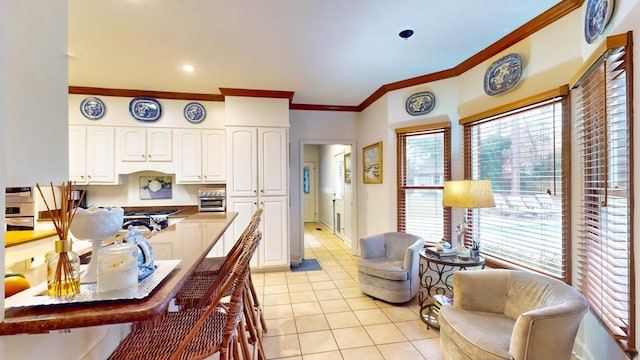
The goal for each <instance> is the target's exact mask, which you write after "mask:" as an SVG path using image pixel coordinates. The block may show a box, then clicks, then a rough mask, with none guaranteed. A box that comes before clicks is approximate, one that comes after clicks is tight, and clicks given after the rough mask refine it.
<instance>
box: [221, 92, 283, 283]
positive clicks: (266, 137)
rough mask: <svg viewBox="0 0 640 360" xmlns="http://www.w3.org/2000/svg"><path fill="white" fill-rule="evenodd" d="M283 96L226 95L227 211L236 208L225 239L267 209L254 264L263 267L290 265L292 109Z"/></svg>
mask: <svg viewBox="0 0 640 360" xmlns="http://www.w3.org/2000/svg"><path fill="white" fill-rule="evenodd" d="M230 98H231V99H230ZM234 100H236V101H237V102H236V101H234ZM281 100H283V99H264V98H263V99H255V98H236V97H225V112H226V122H227V124H226V134H227V141H226V142H227V211H235V212H238V217H237V218H236V220H235V221H234V222H233V224H232V225H231V228H230V230H229V231H228V232H227V234H226V235H225V236H226V237H227V238H226V239H225V243H226V242H229V241H235V240H237V238H238V236H240V234H241V233H242V231H243V230H244V228H245V227H246V226H247V224H248V223H249V221H250V219H251V215H253V213H254V212H255V211H256V210H257V209H258V208H261V209H263V215H262V221H261V224H260V228H259V230H260V231H261V232H262V235H263V237H262V241H261V243H260V246H259V247H258V251H257V252H256V254H255V256H254V257H253V258H252V262H251V266H252V267H254V268H259V269H265V270H276V269H277V270H282V269H288V268H289V263H290V260H289V129H288V123H289V109H288V102H286V101H284V102H282V101H281ZM236 104H237V105H239V106H238V107H235V106H234V105H236ZM283 125H286V126H283ZM226 247H227V246H225V248H226Z"/></svg>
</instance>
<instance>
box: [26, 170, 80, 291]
mask: <svg viewBox="0 0 640 360" xmlns="http://www.w3.org/2000/svg"><path fill="white" fill-rule="evenodd" d="M36 187H37V188H38V191H39V192H40V196H41V197H42V200H43V201H44V204H45V206H46V207H47V211H48V212H49V216H50V217H51V221H53V225H54V226H55V229H56V232H57V234H58V239H59V240H56V242H55V252H53V253H51V254H50V255H49V258H48V259H47V289H48V290H47V293H48V295H49V296H56V297H62V296H71V295H75V294H79V293H80V258H79V257H78V255H77V254H76V253H75V252H73V250H72V243H71V238H69V227H70V226H71V222H72V221H73V217H74V216H75V213H76V209H77V208H75V207H74V206H73V196H71V194H74V193H75V190H76V189H75V183H73V184H72V183H71V182H70V181H68V182H66V183H63V184H62V185H61V186H60V207H59V208H58V201H57V199H56V193H55V190H54V188H53V183H51V195H52V196H53V209H52V208H51V207H50V206H49V203H48V202H47V199H46V198H45V196H44V193H43V192H42V188H40V184H36ZM85 194H86V188H85V190H84V191H82V194H81V195H80V201H78V203H80V202H82V200H83V199H84V196H85Z"/></svg>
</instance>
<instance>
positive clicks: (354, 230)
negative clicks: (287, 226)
mask: <svg viewBox="0 0 640 360" xmlns="http://www.w3.org/2000/svg"><path fill="white" fill-rule="evenodd" d="M335 144H342V145H351V189H352V192H353V195H352V204H351V210H352V211H351V214H350V216H351V233H350V234H346V235H347V236H348V238H349V239H350V241H351V253H352V254H353V255H359V254H360V249H359V248H358V247H359V245H358V244H359V242H358V211H357V209H358V204H357V202H358V197H357V194H358V189H357V186H358V181H359V179H360V177H359V174H358V171H357V168H358V167H357V164H358V161H359V159H360V156H359V154H358V151H357V149H358V147H357V143H356V141H355V140H351V141H345V140H301V141H300V159H299V160H298V161H299V169H303V168H304V146H305V145H335ZM317 172H318V170H317V168H316V176H319V174H317ZM298 176H299V181H300V184H302V183H303V181H304V179H303V178H302V177H303V174H302V171H299V172H298ZM302 192H303V190H302V186H300V200H299V201H300V203H299V206H300V221H302V224H301V226H300V237H299V239H300V249H303V250H304V195H303V194H302Z"/></svg>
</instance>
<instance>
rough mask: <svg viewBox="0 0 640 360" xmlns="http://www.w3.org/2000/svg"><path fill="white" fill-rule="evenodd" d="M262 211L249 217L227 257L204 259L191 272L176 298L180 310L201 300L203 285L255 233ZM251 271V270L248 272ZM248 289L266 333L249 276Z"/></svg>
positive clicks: (209, 280)
mask: <svg viewBox="0 0 640 360" xmlns="http://www.w3.org/2000/svg"><path fill="white" fill-rule="evenodd" d="M262 212H263V210H262V209H258V210H256V211H255V212H254V214H253V216H252V217H251V221H250V222H249V224H248V225H247V227H246V228H245V229H244V231H243V232H242V234H241V235H240V237H239V238H238V240H236V242H235V244H234V245H233V247H232V248H231V249H230V250H229V252H228V254H227V256H219V257H210V258H204V259H203V260H202V261H201V262H200V264H199V265H198V267H197V268H196V270H195V271H194V272H193V275H191V277H190V278H189V279H188V280H187V281H186V282H185V284H184V285H183V287H182V289H181V290H180V292H179V293H178V295H177V296H176V305H178V306H180V307H182V308H189V307H193V306H196V305H197V303H198V302H199V301H200V300H201V299H202V296H203V295H204V292H205V291H206V288H207V286H206V285H204V286H203V284H210V283H211V281H212V280H211V278H212V277H217V276H218V274H219V273H221V267H222V265H223V263H224V262H225V260H226V259H227V257H228V256H229V255H230V254H233V253H234V252H236V251H238V248H239V247H240V244H242V240H243V238H246V237H247V236H249V235H251V233H252V232H254V231H256V230H257V228H258V226H259V225H260V221H261V216H262ZM249 271H251V270H249ZM247 286H248V287H249V291H250V294H251V300H252V301H251V305H252V306H253V307H254V308H255V309H254V311H255V312H256V315H257V316H258V318H259V322H260V325H261V331H262V332H266V331H267V327H266V322H265V320H264V315H263V314H262V308H261V307H260V301H259V297H258V294H257V293H256V289H255V286H254V285H253V280H252V279H251V274H249V282H248V284H247Z"/></svg>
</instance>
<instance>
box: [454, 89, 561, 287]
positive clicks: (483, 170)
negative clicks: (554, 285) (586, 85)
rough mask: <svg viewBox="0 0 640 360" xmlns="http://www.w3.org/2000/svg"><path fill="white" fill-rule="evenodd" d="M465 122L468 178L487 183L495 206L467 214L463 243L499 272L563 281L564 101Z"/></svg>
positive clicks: (549, 101)
mask: <svg viewBox="0 0 640 360" xmlns="http://www.w3.org/2000/svg"><path fill="white" fill-rule="evenodd" d="M536 101H537V102H535V103H532V104H529V105H526V106H520V107H518V108H516V109H513V110H510V111H506V112H503V113H500V114H497V115H494V116H491V117H487V118H483V119H478V120H476V121H473V122H469V123H465V124H464V125H465V161H466V162H468V164H467V166H468V168H467V177H469V178H471V179H489V180H491V185H492V188H493V192H494V197H495V202H496V207H495V208H488V209H474V210H473V211H471V212H470V219H471V221H470V226H469V227H470V229H471V231H468V234H467V238H466V239H465V240H466V243H467V245H469V242H470V241H471V239H472V238H473V237H475V238H477V239H479V240H480V243H481V252H482V253H483V254H485V255H486V256H487V259H488V261H493V262H494V263H497V264H499V265H501V266H504V267H516V268H527V269H530V270H534V271H537V272H541V273H544V274H547V275H550V276H553V277H556V278H559V279H562V280H566V279H567V277H568V274H567V264H568V260H567V258H568V254H567V245H566V244H567V241H568V236H567V222H566V215H565V211H564V209H565V207H566V204H567V198H566V196H565V192H564V186H565V185H564V184H563V171H568V170H567V169H568V168H566V167H565V166H567V165H568V164H565V161H563V158H562V153H563V149H564V143H563V142H564V141H565V139H564V138H563V126H565V124H568V115H567V113H566V111H565V107H566V102H567V100H566V96H558V95H555V96H550V98H548V99H544V100H539V99H537V98H536Z"/></svg>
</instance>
